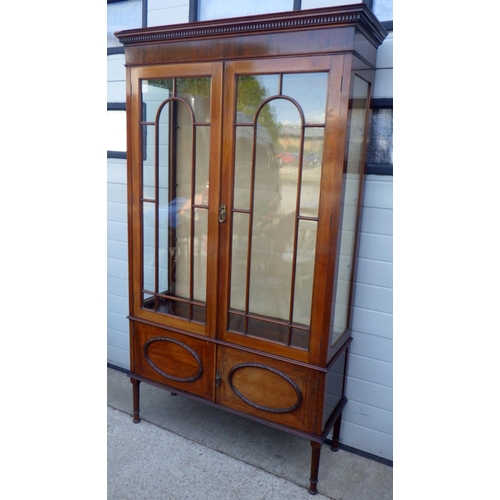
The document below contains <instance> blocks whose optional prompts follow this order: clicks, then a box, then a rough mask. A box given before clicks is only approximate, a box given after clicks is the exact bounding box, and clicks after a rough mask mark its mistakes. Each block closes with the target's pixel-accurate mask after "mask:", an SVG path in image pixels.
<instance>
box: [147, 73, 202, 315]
mask: <svg viewBox="0 0 500 500" xmlns="http://www.w3.org/2000/svg"><path fill="white" fill-rule="evenodd" d="M142 92H143V117H142V120H143V122H146V123H144V124H143V127H147V134H146V141H147V148H146V151H147V154H146V157H145V159H144V160H143V194H144V196H145V197H147V200H151V203H145V205H148V208H149V209H150V211H152V212H155V211H157V212H158V224H157V226H153V227H152V229H151V231H150V230H149V229H148V230H146V226H145V229H144V231H145V234H146V231H148V236H147V238H146V236H145V245H144V254H143V255H144V268H145V273H144V275H145V280H146V276H147V277H148V278H147V279H150V278H149V276H153V278H152V279H153V281H152V286H153V288H152V289H151V290H149V291H150V292H154V293H155V294H160V295H156V303H155V304H153V301H151V305H150V306H149V304H148V305H146V304H145V306H146V307H148V306H149V307H154V308H155V309H156V310H158V311H160V312H163V313H166V314H173V315H175V316H178V317H181V318H184V319H187V320H190V321H198V322H204V321H205V319H204V318H205V312H206V311H205V309H206V308H205V306H204V304H203V302H204V301H205V300H206V281H207V280H206V265H207V252H206V250H207V230H208V222H207V220H208V218H207V215H208V177H209V176H208V169H209V158H210V124H209V121H207V120H209V119H210V79H209V78H205V77H203V78H198V79H196V78H190V79H174V78H169V79H158V80H144V81H143V82H142ZM174 92H175V95H174ZM207 92H208V93H207ZM197 114H198V115H199V116H200V117H201V118H198V116H197ZM196 123H203V125H196ZM145 217H146V215H145ZM148 220H149V219H148ZM153 220H156V219H155V218H154V217H153ZM145 224H146V218H145ZM150 233H151V234H150ZM146 241H147V242H148V244H147V245H146ZM150 247H152V249H151V248H150ZM150 254H153V255H154V257H153V261H152V264H151V266H152V268H153V269H150V268H149V267H147V266H146V259H148V261H149V260H151V255H150ZM146 270H147V273H146ZM145 284H146V281H145ZM148 286H150V285H149V284H148ZM169 297H173V298H174V297H175V298H176V299H175V300H174V299H169ZM179 299H181V300H179ZM193 301H198V302H197V303H196V304H193Z"/></svg>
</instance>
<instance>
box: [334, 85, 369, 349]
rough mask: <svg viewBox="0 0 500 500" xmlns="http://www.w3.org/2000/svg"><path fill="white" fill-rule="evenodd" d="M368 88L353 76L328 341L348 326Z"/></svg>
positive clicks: (340, 333) (335, 337)
mask: <svg viewBox="0 0 500 500" xmlns="http://www.w3.org/2000/svg"><path fill="white" fill-rule="evenodd" d="M368 89H369V86H368V83H367V82H365V81H364V80H362V79H361V78H359V77H358V76H355V78H354V86H353V93H352V99H351V103H352V104H351V109H350V110H349V128H348V133H349V143H348V149H347V171H346V172H345V173H344V177H343V186H342V207H341V208H342V217H341V221H340V227H339V235H338V238H339V243H338V245H337V265H336V269H337V275H336V279H335V282H334V302H333V317H332V335H331V343H333V342H334V341H335V340H336V339H337V338H338V337H339V336H340V335H342V333H343V332H344V330H345V329H346V328H347V326H348V325H347V318H348V312H349V311H348V307H349V304H348V301H349V289H350V283H351V282H350V280H351V270H352V266H353V261H354V240H355V238H354V234H355V230H356V213H357V207H358V203H359V200H358V196H359V184H360V179H361V173H362V168H363V164H362V160H363V146H364V136H365V123H366V108H367V102H368Z"/></svg>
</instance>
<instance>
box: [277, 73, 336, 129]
mask: <svg viewBox="0 0 500 500" xmlns="http://www.w3.org/2000/svg"><path fill="white" fill-rule="evenodd" d="M327 88H328V73H297V74H293V75H283V95H285V96H288V97H292V98H293V99H295V100H296V101H297V102H298V103H299V104H300V106H301V107H302V109H303V112H304V117H305V123H306V124H317V125H319V124H324V123H325V109H326V92H327Z"/></svg>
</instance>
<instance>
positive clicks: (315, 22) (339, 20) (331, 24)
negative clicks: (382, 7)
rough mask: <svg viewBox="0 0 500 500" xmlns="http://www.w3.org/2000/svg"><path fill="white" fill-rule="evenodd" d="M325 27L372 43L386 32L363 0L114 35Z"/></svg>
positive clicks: (154, 37) (157, 39)
mask: <svg viewBox="0 0 500 500" xmlns="http://www.w3.org/2000/svg"><path fill="white" fill-rule="evenodd" d="M325 28H326V29H331V28H333V29H334V28H355V30H356V31H358V32H359V33H361V34H362V35H363V36H364V38H366V39H367V40H369V41H370V42H371V44H373V46H374V47H378V46H380V44H381V43H382V42H383V40H384V39H385V37H386V36H387V31H386V30H385V28H384V27H383V26H382V25H381V24H380V22H379V21H378V19H377V18H376V17H375V15H374V14H373V13H372V11H371V10H370V9H369V8H368V7H367V5H366V4H364V3H359V4H354V5H342V6H338V7H328V8H321V9H309V10H300V11H291V12H280V13H276V14H265V15H257V16H247V17H237V18H227V19H217V20H211V21H200V22H195V23H185V24H173V25H167V26H153V27H149V28H137V29H130V30H123V31H119V32H117V33H115V36H116V37H117V38H118V40H119V41H120V42H121V43H122V44H123V45H125V46H134V45H135V46H137V45H143V44H152V43H153V44H156V43H162V44H164V43H169V42H179V41H198V42H199V41H200V40H204V39H212V38H226V37H235V36H237V37H240V36H242V35H243V36H247V35H260V34H272V33H284V32H297V31H310V30H315V29H325Z"/></svg>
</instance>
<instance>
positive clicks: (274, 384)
mask: <svg viewBox="0 0 500 500" xmlns="http://www.w3.org/2000/svg"><path fill="white" fill-rule="evenodd" d="M217 369H218V371H219V372H220V373H219V374H218V378H220V385H219V386H218V387H217V388H216V401H217V402H218V403H219V404H221V405H222V406H225V407H227V408H232V409H234V410H238V411H240V412H243V413H246V414H248V415H252V416H254V417H258V418H262V419H265V420H269V421H271V422H275V423H277V424H281V425H284V426H287V427H291V428H294V429H298V430H301V431H304V432H308V433H311V434H315V435H319V434H321V426H322V412H321V411H319V410H318V409H319V408H321V405H322V397H321V391H322V390H323V388H324V382H323V379H324V375H323V373H321V372H318V371H316V370H312V369H310V368H306V367H304V366H301V365H295V364H292V363H287V362H286V361H279V360H276V359H272V358H267V357H265V356H257V355H255V354H252V353H248V352H244V351H239V350H238V349H233V348H229V347H221V346H219V348H218V355H217Z"/></svg>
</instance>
